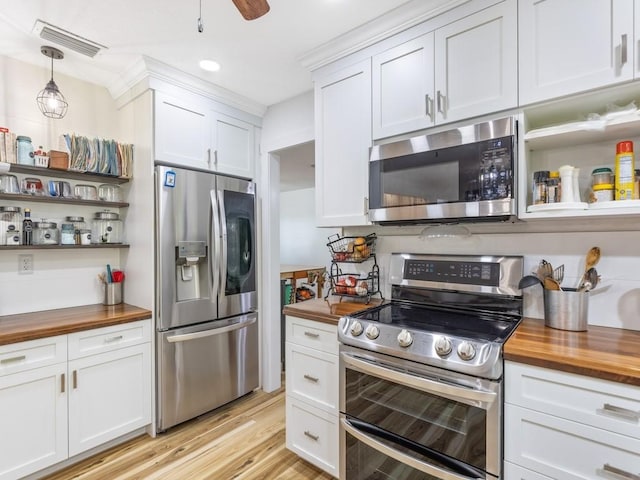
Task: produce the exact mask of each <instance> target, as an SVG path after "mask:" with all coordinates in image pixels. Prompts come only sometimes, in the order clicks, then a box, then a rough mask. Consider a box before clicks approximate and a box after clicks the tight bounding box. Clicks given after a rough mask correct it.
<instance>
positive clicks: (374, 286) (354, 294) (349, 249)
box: [324, 233, 383, 303]
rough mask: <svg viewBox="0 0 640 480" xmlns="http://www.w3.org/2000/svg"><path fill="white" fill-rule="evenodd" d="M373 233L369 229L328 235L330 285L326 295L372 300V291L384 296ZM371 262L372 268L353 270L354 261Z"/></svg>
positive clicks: (327, 296)
mask: <svg viewBox="0 0 640 480" xmlns="http://www.w3.org/2000/svg"><path fill="white" fill-rule="evenodd" d="M375 244H376V235H375V233H372V234H371V235H367V236H366V237H340V236H339V235H331V236H330V237H329V243H327V247H329V252H330V253H331V270H330V274H329V279H330V286H329V288H328V289H327V294H326V296H325V297H324V298H325V299H327V298H329V295H335V296H339V297H340V300H342V298H343V297H348V298H354V299H359V300H365V301H366V303H369V302H370V301H371V298H372V297H373V296H375V295H379V296H380V299H383V297H382V292H381V291H380V267H378V262H377V260H376V251H375ZM364 262H370V263H371V268H369V269H368V270H366V271H364V272H363V271H362V269H360V270H361V271H360V272H357V271H356V265H354V264H364Z"/></svg>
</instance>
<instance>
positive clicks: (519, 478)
mask: <svg viewBox="0 0 640 480" xmlns="http://www.w3.org/2000/svg"><path fill="white" fill-rule="evenodd" d="M503 476H504V480H553V478H551V477H547V476H545V475H540V474H539V473H536V472H532V471H531V470H528V469H526V468H522V467H521V466H520V465H515V464H513V463H511V462H504V475H503Z"/></svg>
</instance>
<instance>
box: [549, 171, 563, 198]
mask: <svg viewBox="0 0 640 480" xmlns="http://www.w3.org/2000/svg"><path fill="white" fill-rule="evenodd" d="M559 201H560V172H558V171H557V170H554V171H553V172H549V179H548V180H547V203H558V202H559Z"/></svg>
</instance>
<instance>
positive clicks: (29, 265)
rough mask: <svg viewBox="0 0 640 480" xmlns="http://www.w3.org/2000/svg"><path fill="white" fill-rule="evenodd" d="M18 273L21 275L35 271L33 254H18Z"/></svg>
mask: <svg viewBox="0 0 640 480" xmlns="http://www.w3.org/2000/svg"><path fill="white" fill-rule="evenodd" d="M18 273H19V274H21V275H29V274H32V273H33V255H30V254H29V255H26V254H24V255H18Z"/></svg>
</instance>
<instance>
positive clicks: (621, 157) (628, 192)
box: [615, 140, 635, 200]
mask: <svg viewBox="0 0 640 480" xmlns="http://www.w3.org/2000/svg"><path fill="white" fill-rule="evenodd" d="M634 183H635V157H634V155H633V142H631V141H629V140H625V141H623V142H619V143H618V144H617V145H616V172H615V199H616V200H631V199H633V198H634Z"/></svg>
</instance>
